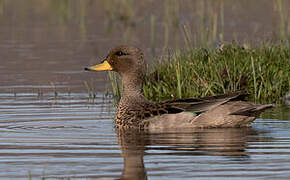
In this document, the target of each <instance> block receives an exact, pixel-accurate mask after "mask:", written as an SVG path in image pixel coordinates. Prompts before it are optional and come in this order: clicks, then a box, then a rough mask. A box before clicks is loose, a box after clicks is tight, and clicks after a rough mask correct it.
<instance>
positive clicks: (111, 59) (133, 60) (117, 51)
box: [85, 46, 146, 78]
mask: <svg viewBox="0 0 290 180" xmlns="http://www.w3.org/2000/svg"><path fill="white" fill-rule="evenodd" d="M145 67H146V64H145V61H144V58H143V53H142V51H141V50H140V49H139V48H136V47H133V46H119V47H116V48H114V49H112V50H111V51H110V53H109V54H108V55H107V57H106V58H105V60H103V61H102V63H101V64H97V65H95V66H90V67H86V68H85V70H88V71H115V72H118V73H119V74H120V75H121V77H122V78H126V77H128V76H129V77H134V76H135V77H139V78H140V77H143V76H144V73H145V70H146V68H145Z"/></svg>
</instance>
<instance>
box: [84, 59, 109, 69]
mask: <svg viewBox="0 0 290 180" xmlns="http://www.w3.org/2000/svg"><path fill="white" fill-rule="evenodd" d="M85 70H87V71H111V70H113V68H112V66H111V65H110V64H109V63H108V61H104V62H103V63H101V64H97V65H95V66H90V67H87V68H85Z"/></svg>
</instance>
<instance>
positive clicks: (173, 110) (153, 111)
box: [136, 92, 246, 119]
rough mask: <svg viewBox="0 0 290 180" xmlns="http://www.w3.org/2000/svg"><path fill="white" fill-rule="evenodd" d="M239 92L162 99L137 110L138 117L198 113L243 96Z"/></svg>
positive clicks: (243, 95)
mask: <svg viewBox="0 0 290 180" xmlns="http://www.w3.org/2000/svg"><path fill="white" fill-rule="evenodd" d="M245 96H246V95H245V94H242V93H241V92H235V93H229V94H223V95H218V96H208V97H204V98H185V99H175V100H170V101H164V102H160V103H156V104H147V105H145V106H143V107H142V110H140V111H138V114H136V115H137V116H138V118H141V119H146V118H149V117H154V116H158V115H163V114H177V113H181V112H192V113H195V114H200V113H202V112H205V111H208V110H210V109H213V108H215V107H217V106H219V105H222V104H224V103H226V102H228V101H232V100H241V99H243V98H244V97H245Z"/></svg>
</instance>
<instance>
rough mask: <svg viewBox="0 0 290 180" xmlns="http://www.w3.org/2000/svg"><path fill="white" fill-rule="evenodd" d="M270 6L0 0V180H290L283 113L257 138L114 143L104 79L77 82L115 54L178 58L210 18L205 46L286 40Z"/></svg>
mask: <svg viewBox="0 0 290 180" xmlns="http://www.w3.org/2000/svg"><path fill="white" fill-rule="evenodd" d="M120 2H121V1H120ZM122 2H125V1H122ZM126 2H127V1H126ZM136 2H137V1H136ZM138 2H139V1H138ZM176 2H178V3H176ZM277 2H281V3H282V10H279V4H277V3H276V1H275V2H274V1H273V2H272V1H267V2H265V1H263V0H255V1H237V2H235V3H232V2H231V1H220V2H213V1H192V0H183V1H162V3H160V1H149V0H148V1H142V2H141V1H140V3H135V2H134V3H133V5H132V4H130V2H129V1H128V2H127V3H129V4H118V3H114V1H110V0H105V1H101V0H99V1H78V0H70V1H67V0H57V1H56V0H25V1H6V0H0V85H1V86H0V179H41V178H45V179H59V178H65V179H67V178H70V179H98V178H103V179H116V178H128V179H145V178H146V177H147V178H148V179H180V178H184V179H193V178H196V179H224V178H226V177H230V178H231V179H234V178H236V179H241V178H251V179H256V178H263V179H274V178H280V179H288V177H289V176H290V173H289V172H290V160H289V159H290V138H289V137H290V111H289V110H290V108H289V107H283V106H282V107H278V108H275V109H273V110H269V111H267V112H266V113H264V114H263V116H261V118H260V119H257V120H256V121H255V123H254V124H253V127H252V128H243V129H205V130H186V131H183V132H174V131H173V132H170V133H169V132H168V133H160V134H158V133H156V134H144V133H140V132H129V133H128V132H115V129H114V123H113V116H114V112H115V108H113V107H112V103H113V102H112V99H111V98H110V97H109V96H105V95H104V94H105V92H106V91H107V90H108V89H109V88H110V85H109V83H108V81H107V76H106V73H86V72H84V71H83V68H84V67H85V66H87V65H92V64H96V63H97V62H100V61H101V60H102V58H103V57H105V55H106V54H107V52H108V50H109V49H110V48H112V47H114V46H115V45H120V44H134V45H137V46H139V47H141V48H142V49H143V50H144V52H145V57H146V59H147V61H150V60H151V59H152V58H151V57H152V56H154V55H158V56H159V55H162V54H166V53H167V49H169V51H172V50H175V49H177V48H183V47H185V46H186V43H185V39H184V36H183V34H184V29H182V27H184V25H186V26H187V28H188V30H189V31H191V33H192V34H191V35H192V39H191V40H192V42H191V43H192V44H193V45H198V44H199V43H201V39H202V37H203V35H204V34H206V33H203V32H206V31H208V29H214V26H213V24H214V21H213V19H214V18H215V17H218V22H217V23H218V25H217V27H216V28H217V31H216V32H214V31H212V32H211V31H210V34H216V35H215V36H214V37H207V38H206V37H203V38H206V42H208V45H210V46H212V45H214V44H215V43H216V41H218V40H224V41H228V42H231V41H232V40H236V41H238V42H241V43H249V44H254V45H255V44H257V43H259V42H260V41H261V40H265V39H273V40H276V39H279V38H282V35H283V34H284V35H287V31H284V30H285V28H286V29H287V26H285V25H287V23H285V24H283V22H282V20H281V17H282V16H281V13H282V15H283V18H284V21H285V22H287V20H288V19H289V15H288V14H289V13H288V14H287V13H285V12H288V11H287V8H288V9H289V2H288V1H277ZM261 3H262V4H263V8H260V6H261ZM124 9H126V10H125V11H124ZM222 9H223V10H224V20H223V23H224V25H222V20H221V19H220V18H221V14H219V13H220V12H221V10H222ZM213 12H214V13H213ZM215 12H218V14H215ZM216 15H217V16H216ZM203 18H205V19H204V21H202V19H203ZM203 25H204V27H203ZM284 26H285V27H284ZM283 27H284V29H283ZM288 29H289V28H288ZM288 33H289V32H288ZM164 52H165V53H164ZM153 60H154V59H153ZM153 60H152V61H153ZM85 84H88V85H89V90H92V91H93V92H97V96H96V98H95V99H91V98H89V97H88V93H87V91H88V88H87V87H86V86H85Z"/></svg>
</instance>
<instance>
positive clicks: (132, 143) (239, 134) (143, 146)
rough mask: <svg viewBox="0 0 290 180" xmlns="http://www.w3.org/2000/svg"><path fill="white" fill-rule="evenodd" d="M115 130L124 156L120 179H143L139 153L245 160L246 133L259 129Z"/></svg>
mask: <svg viewBox="0 0 290 180" xmlns="http://www.w3.org/2000/svg"><path fill="white" fill-rule="evenodd" d="M116 132H117V134H118V142H119V145H120V147H121V150H122V156H123V158H124V169H123V173H122V179H147V174H146V168H145V166H144V159H143V157H144V154H150V151H153V150H159V151H160V152H159V153H162V154H163V155H168V156H172V155H178V156H182V155H187V156H189V157H190V158H192V159H194V158H195V156H200V155H207V156H225V157H229V158H232V159H233V158H234V159H235V160H242V161H244V160H247V159H248V158H249V156H248V153H247V152H246V150H245V149H246V148H247V142H248V136H249V135H258V133H259V132H258V131H256V130H254V129H252V128H226V129H198V130H194V129H192V130H191V131H186V132H180V131H176V132H172V131H171V132H168V133H164V132H163V133H160V134H158V133H156V134H147V133H146V132H139V131H134V130H130V131H128V130H127V131H123V130H119V129H117V130H116ZM164 152H165V153H164Z"/></svg>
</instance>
